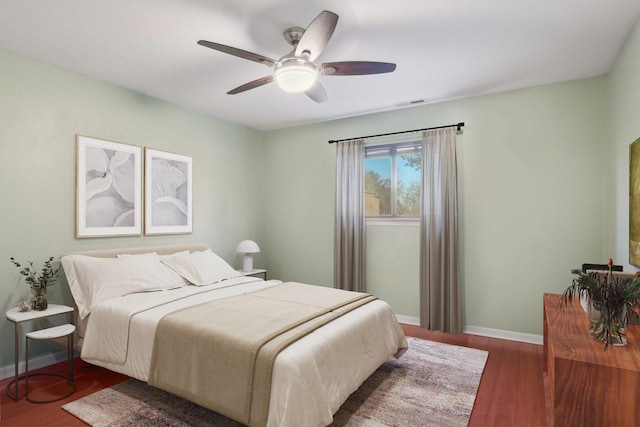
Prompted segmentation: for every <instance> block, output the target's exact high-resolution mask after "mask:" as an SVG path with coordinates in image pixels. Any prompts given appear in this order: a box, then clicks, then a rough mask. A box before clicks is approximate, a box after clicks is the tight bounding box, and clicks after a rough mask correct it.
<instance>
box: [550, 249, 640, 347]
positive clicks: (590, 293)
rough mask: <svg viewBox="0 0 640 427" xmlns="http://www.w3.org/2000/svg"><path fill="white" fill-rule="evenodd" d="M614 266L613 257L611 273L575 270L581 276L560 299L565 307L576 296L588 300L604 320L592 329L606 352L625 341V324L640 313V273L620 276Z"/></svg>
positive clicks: (610, 266)
mask: <svg viewBox="0 0 640 427" xmlns="http://www.w3.org/2000/svg"><path fill="white" fill-rule="evenodd" d="M612 266H613V260H612V259H611V258H609V262H608V270H605V271H604V272H588V273H583V272H582V271H580V270H578V269H575V270H571V273H572V274H575V275H576V276H577V277H575V278H574V279H573V282H572V284H571V286H569V287H568V288H567V289H566V290H565V291H564V292H563V294H562V298H561V300H560V304H561V306H564V305H567V304H570V303H572V302H573V300H574V297H575V296H582V297H587V298H588V300H589V302H590V304H592V305H593V308H595V309H596V310H598V311H599V312H600V318H599V319H598V320H597V321H596V322H595V324H593V325H590V328H591V330H592V333H593V335H594V337H595V338H597V339H599V340H601V341H604V343H605V350H606V348H607V346H608V345H609V344H612V343H614V342H616V340H620V341H621V340H622V339H623V335H625V334H626V331H625V330H624V327H623V325H626V324H627V322H628V316H629V313H630V312H633V313H635V314H638V313H639V312H640V310H639V309H638V305H639V304H640V277H639V276H638V274H636V275H634V276H630V277H624V278H620V277H616V276H614V275H613V274H612V271H611V270H612ZM603 273H604V274H603ZM624 339H625V340H626V337H624Z"/></svg>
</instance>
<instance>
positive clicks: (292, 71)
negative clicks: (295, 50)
mask: <svg viewBox="0 0 640 427" xmlns="http://www.w3.org/2000/svg"><path fill="white" fill-rule="evenodd" d="M317 78H318V69H317V68H316V66H315V65H314V64H313V63H311V62H308V61H303V60H301V59H299V58H288V59H285V60H283V61H282V62H280V63H279V64H278V65H277V66H276V69H275V79H276V82H277V83H278V85H279V86H280V87H281V88H282V90H284V91H285V92H289V93H299V92H304V91H306V90H307V89H309V88H310V87H311V86H313V84H314V83H315V82H316V79H317Z"/></svg>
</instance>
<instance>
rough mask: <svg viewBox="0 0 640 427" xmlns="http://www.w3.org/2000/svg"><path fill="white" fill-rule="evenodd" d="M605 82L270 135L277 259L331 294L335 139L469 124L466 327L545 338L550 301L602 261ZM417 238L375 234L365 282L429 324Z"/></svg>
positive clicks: (463, 223) (269, 210)
mask: <svg viewBox="0 0 640 427" xmlns="http://www.w3.org/2000/svg"><path fill="white" fill-rule="evenodd" d="M606 100H607V98H606V79H605V78H594V79H586V80H579V81H573V82H568V83H561V84H554V85H548V86H540V87H535V88H530V89H524V90H518V91H512V92H506V93H502V94H497V95H489V96H482V97H476V98H469V99H464V100H459V101H452V102H446V103H440V104H434V105H428V106H424V107H420V108H412V109H407V110H399V111H393V112H386V113H380V114H372V115H368V116H364V117H356V118H350V119H345V120H337V121H333V122H327V123H321V124H316V125H312V126H303V127H297V128H290V129H285V130H280V131H273V132H269V133H267V135H266V143H267V147H268V148H267V151H266V156H265V182H266V183H267V186H266V188H267V189H268V190H267V192H268V196H267V200H266V202H265V223H266V224H268V225H269V230H268V232H267V233H266V234H265V239H266V247H267V251H266V255H265V256H266V261H267V268H268V269H269V271H270V274H271V275H272V276H274V277H281V278H283V279H285V280H297V281H303V282H311V283H316V284H322V285H328V286H330V285H331V283H332V271H333V259H332V250H333V205H334V202H333V194H334V193H333V192H334V185H335V178H334V173H335V170H334V161H335V146H333V145H331V144H328V143H327V141H328V140H330V139H340V138H346V137H355V136H359V135H368V134H376V133H382V132H390V131H396V130H404V129H415V128H421V127H429V126H438V125H444V124H450V123H457V122H459V121H463V122H465V123H466V125H465V127H464V132H463V134H462V135H461V136H459V138H458V150H459V158H458V162H459V166H458V170H459V191H460V196H459V203H460V212H459V215H460V218H459V225H460V229H461V233H460V236H461V242H460V243H461V252H460V255H461V258H462V263H461V266H462V271H461V274H462V288H463V304H464V323H465V324H466V325H472V326H475V327H482V328H492V329H500V330H508V331H515V332H520V333H524V334H541V333H542V294H543V293H544V292H561V291H562V290H563V289H564V288H566V287H567V286H568V285H569V284H570V283H571V274H570V270H571V269H572V268H576V267H579V266H580V264H581V263H583V262H588V261H597V260H599V259H602V257H603V252H604V242H603V239H604V204H603V201H602V198H600V197H594V196H593V195H594V194H604V190H605V188H606V185H605V182H606V164H605V162H603V158H604V157H605V154H606V153H605V148H606V138H607V126H606V124H607V120H606V116H607V108H606ZM418 231H419V229H418V227H417V226H407V225H401V226H390V225H370V226H368V227H367V250H368V256H367V285H368V289H369V291H371V292H373V293H375V294H376V295H378V296H379V297H381V298H383V299H385V300H387V301H389V302H390V303H391V305H392V307H393V309H394V310H395V311H396V313H397V314H401V315H406V316H412V317H418V316H419V312H418V303H417V298H418V292H419V291H418V279H417V278H418V268H419V267H418V256H417V251H418Z"/></svg>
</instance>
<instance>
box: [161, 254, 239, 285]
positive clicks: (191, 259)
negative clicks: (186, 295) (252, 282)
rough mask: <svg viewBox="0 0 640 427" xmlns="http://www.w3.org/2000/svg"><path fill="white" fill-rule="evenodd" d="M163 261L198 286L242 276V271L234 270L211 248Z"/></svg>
mask: <svg viewBox="0 0 640 427" xmlns="http://www.w3.org/2000/svg"><path fill="white" fill-rule="evenodd" d="M162 262H163V263H164V264H166V265H168V266H169V267H171V268H172V269H173V270H174V271H175V272H176V273H178V274H179V275H180V276H182V277H184V278H185V279H187V280H188V281H189V282H191V283H192V284H194V285H196V286H204V285H211V284H213V283H217V282H220V281H222V280H225V279H231V278H233V277H240V276H242V273H240V272H238V271H236V270H234V269H233V267H231V266H230V265H229V264H227V262H226V261H225V260H223V259H222V258H220V257H219V256H218V255H216V254H214V253H213V252H212V251H211V249H207V250H206V251H200V252H193V253H190V254H189V255H177V256H173V257H169V258H163V259H162Z"/></svg>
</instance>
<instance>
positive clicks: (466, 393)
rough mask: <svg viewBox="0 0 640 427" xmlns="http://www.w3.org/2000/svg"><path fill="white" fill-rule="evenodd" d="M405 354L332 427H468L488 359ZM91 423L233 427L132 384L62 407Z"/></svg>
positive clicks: (440, 349) (416, 342)
mask: <svg viewBox="0 0 640 427" xmlns="http://www.w3.org/2000/svg"><path fill="white" fill-rule="evenodd" d="M408 341H409V350H408V351H407V352H406V353H405V354H404V355H403V356H402V357H401V358H400V359H395V358H390V359H389V360H388V361H387V362H385V363H384V364H383V365H382V366H381V367H380V368H379V369H378V370H377V371H376V372H375V373H374V374H373V375H371V377H369V378H368V379H367V381H365V382H364V384H362V386H361V387H360V388H359V389H358V390H357V391H356V392H355V393H353V394H352V395H351V396H349V398H348V399H347V401H346V402H345V403H344V404H343V405H342V407H341V408H340V409H339V410H338V412H337V413H336V414H335V416H334V422H333V424H331V425H332V426H336V427H342V426H344V427H347V426H349V427H355V426H380V427H382V426H466V425H467V424H468V422H469V417H470V416H471V410H472V409H473V403H474V401H475V397H476V392H477V390H478V385H479V384H480V378H481V376H482V371H483V370H484V366H485V363H486V361H487V356H488V353H487V352H486V351H482V350H476V349H472V348H466V347H458V346H454V345H448V344H441V343H437V342H433V341H426V340H421V339H417V338H408ZM62 408H63V409H65V410H66V411H67V412H69V413H71V414H73V415H75V416H76V417H78V418H80V419H81V420H82V421H84V422H86V423H87V424H89V425H92V426H95V427H100V426H114V427H115V426H142V425H154V426H155V425H162V426H185V427H186V426H203V427H204V426H220V427H227V426H228V427H238V426H240V425H241V424H238V423H236V422H235V421H232V420H230V419H228V418H226V417H223V416H222V415H219V414H217V413H215V412H212V411H210V410H207V409H205V408H202V407H200V406H198V405H196V404H194V403H191V402H189V401H187V400H184V399H181V398H179V397H176V396H173V395H171V394H169V393H165V392H163V391H161V390H158V389H156V388H153V387H150V386H148V385H147V384H146V383H144V382H141V381H138V380H135V379H130V380H127V381H125V382H123V383H120V384H117V385H115V386H113V387H110V388H107V389H103V390H100V391H98V392H96V393H93V394H91V395H89V396H86V397H84V398H82V399H79V400H76V401H74V402H71V403H67V404H66V405H64V406H63V407H62Z"/></svg>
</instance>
